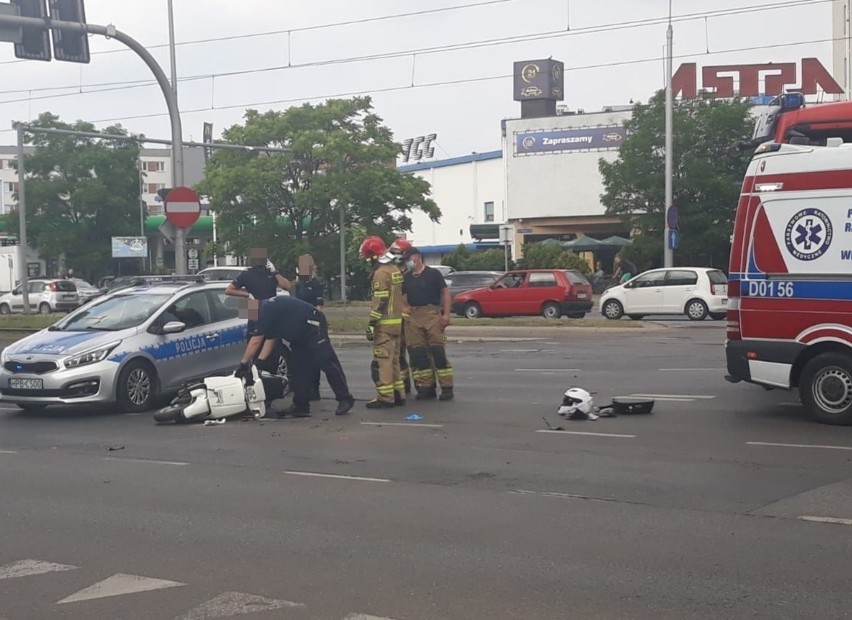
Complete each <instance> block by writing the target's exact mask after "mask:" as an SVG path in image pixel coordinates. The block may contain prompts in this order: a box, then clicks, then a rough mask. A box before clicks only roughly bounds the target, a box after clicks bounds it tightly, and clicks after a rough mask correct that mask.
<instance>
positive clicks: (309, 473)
mask: <svg viewBox="0 0 852 620" xmlns="http://www.w3.org/2000/svg"><path fill="white" fill-rule="evenodd" d="M284 473H285V474H287V475H288V476H308V477H311V478H333V479H336V480H358V481H361V482H390V479H389V478H365V477H363V476H344V475H341V474H320V473H317V472H312V471H285V472H284Z"/></svg>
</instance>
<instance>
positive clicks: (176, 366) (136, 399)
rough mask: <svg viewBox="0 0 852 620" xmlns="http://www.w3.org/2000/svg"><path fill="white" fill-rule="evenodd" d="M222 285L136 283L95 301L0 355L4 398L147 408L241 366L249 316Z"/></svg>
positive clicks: (26, 403)
mask: <svg viewBox="0 0 852 620" xmlns="http://www.w3.org/2000/svg"><path fill="white" fill-rule="evenodd" d="M226 286H227V284H226V283H225V282H207V283H204V282H194V283H187V282H186V281H184V282H169V283H156V284H150V285H145V286H136V287H131V288H125V289H122V290H119V291H116V292H114V293H112V294H110V295H107V296H105V297H102V298H99V299H95V300H94V301H92V302H90V303H89V304H87V305H85V306H82V307H81V308H79V309H78V310H76V311H74V312H72V313H71V314H69V315H67V316H66V317H64V318H63V319H61V320H60V321H58V322H57V323H54V324H53V325H52V326H50V327H48V328H47V329H44V330H42V331H40V332H38V333H35V334H32V335H30V336H27V337H26V338H23V339H22V340H19V341H17V342H15V343H14V344H12V345H10V346H8V347H6V348H5V349H3V351H2V353H0V401H3V402H9V403H15V404H17V405H18V406H20V407H21V408H23V409H40V408H42V407H46V406H48V405H59V404H68V405H70V404H86V403H109V402H117V403H118V404H119V405H120V406H121V408H122V409H123V410H125V411H144V410H146V409H149V408H150V407H152V406H153V404H154V403H153V401H154V399H155V397H156V396H157V395H158V394H161V393H169V392H173V391H175V390H177V389H178V388H179V387H180V385H181V384H182V383H184V382H185V381H188V380H191V379H196V378H201V377H205V376H210V375H215V374H223V373H226V372H228V371H231V370H233V369H234V368H236V366H237V365H238V364H239V363H240V358H241V357H242V354H243V352H244V351H245V343H246V321H245V320H244V319H241V318H239V306H238V300H237V299H236V298H234V297H228V296H226V295H225V288H226Z"/></svg>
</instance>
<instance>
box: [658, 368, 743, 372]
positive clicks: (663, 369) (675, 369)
mask: <svg viewBox="0 0 852 620" xmlns="http://www.w3.org/2000/svg"><path fill="white" fill-rule="evenodd" d="M726 370H727V369H726V368H660V372H725V371H726Z"/></svg>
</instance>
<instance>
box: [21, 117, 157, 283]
mask: <svg viewBox="0 0 852 620" xmlns="http://www.w3.org/2000/svg"><path fill="white" fill-rule="evenodd" d="M32 125H33V126H34V127H42V128H55V129H71V130H75V131H86V132H96V133H97V132H98V130H97V129H96V128H95V127H94V125H92V124H91V123H86V122H83V121H77V122H75V123H73V124H68V123H64V122H61V121H60V120H59V118H58V117H56V116H54V115H52V114H50V113H47V112H45V113H43V114H41V115H40V116H39V117H38V119H37V120H36V121H35V122H33V123H32ZM101 133H109V134H118V135H127V132H126V131H125V130H124V129H123V128H122V127H121V126H120V125H116V126H113V127H107V128H106V129H104V130H103V132H101ZM28 142H30V143H31V144H32V145H33V146H35V147H36V151H35V153H33V154H32V155H28V156H27V157H26V160H25V164H26V173H27V179H26V208H27V237H28V238H29V241H30V243H31V244H33V245H34V246H36V247H37V248H38V251H39V254H40V255H41V256H42V257H43V258H46V259H57V258H59V256H60V255H61V254H65V258H66V263H67V265H68V267H70V268H73V269H74V272H75V274H76V275H79V276H81V277H84V278H90V279H91V278H93V277H94V276H95V275H97V274H102V273H104V271H107V269H106V266H108V265H109V264H110V261H111V260H112V258H111V257H112V244H111V239H110V238H111V237H113V236H116V237H120V236H127V235H134V234H138V233H139V225H140V224H139V200H140V198H139V170H138V168H137V166H138V163H137V162H138V159H139V147H138V145H137V144H136V142H133V141H126V142H125V141H113V140H101V139H98V138H82V137H76V136H58V135H46V134H34V135H33V137H32V138H30V139H28ZM8 225H9V230H17V229H18V214H17V212H15V213H12V214H11V215H10V216H9V220H8Z"/></svg>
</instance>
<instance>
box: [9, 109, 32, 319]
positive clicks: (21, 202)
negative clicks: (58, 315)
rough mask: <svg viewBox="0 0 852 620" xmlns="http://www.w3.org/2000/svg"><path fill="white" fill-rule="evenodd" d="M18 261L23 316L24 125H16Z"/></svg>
mask: <svg viewBox="0 0 852 620" xmlns="http://www.w3.org/2000/svg"><path fill="white" fill-rule="evenodd" d="M17 129H18V260H19V261H20V265H19V271H20V278H19V279H20V281H21V292H22V293H23V295H24V314H29V313H30V295H29V291H28V290H27V289H28V288H29V287H28V284H29V282H28V277H29V273H27V209H26V204H27V196H26V186H27V184H26V183H24V177H25V176H26V174H27V171H26V167H25V166H24V125H23V123H19V124H18V127H17ZM12 288H14V287H12Z"/></svg>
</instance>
